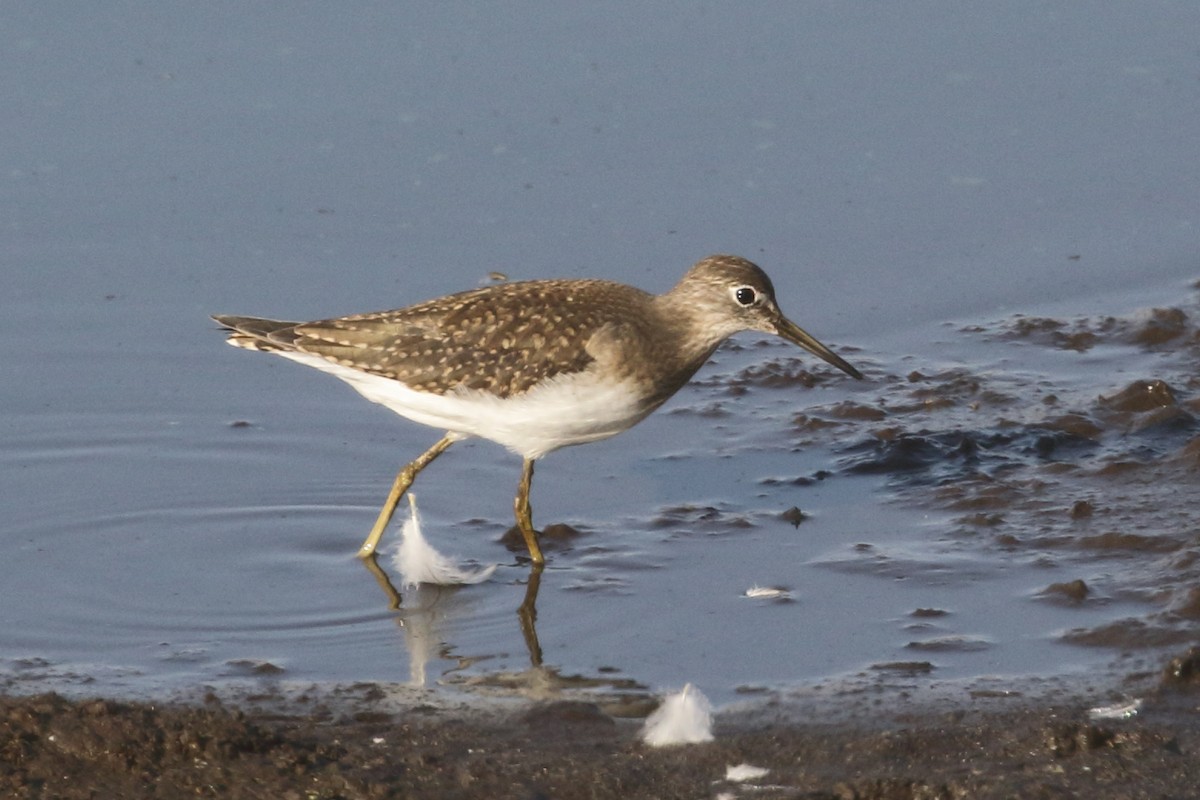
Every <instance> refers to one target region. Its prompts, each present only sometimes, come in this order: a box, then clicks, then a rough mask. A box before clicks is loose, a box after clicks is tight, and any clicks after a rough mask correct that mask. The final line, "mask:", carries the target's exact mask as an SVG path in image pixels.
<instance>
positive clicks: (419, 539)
mask: <svg viewBox="0 0 1200 800" xmlns="http://www.w3.org/2000/svg"><path fill="white" fill-rule="evenodd" d="M408 506H409V509H410V511H411V513H410V515H409V517H408V519H407V520H405V522H404V526H403V527H402V528H401V529H400V547H399V548H397V550H396V555H395V558H394V560H393V563H394V565H395V567H396V570H397V571H398V572H399V573H400V581H401V584H402V585H403V586H405V587H410V586H416V585H417V584H420V583H434V584H438V585H440V586H454V585H459V584H466V583H482V582H483V581H486V580H487V579H488V578H490V577H491V576H492V573H493V572H495V571H496V567H497V566H499V565H498V564H491V565H489V566H486V567H480V568H478V569H474V570H472V569H464V568H462V567H459V566H457V565H456V564H454V563H453V562H452V561H451V560H450V559H448V558H446V557H445V556H444V555H442V554H441V553H439V552H438V551H437V550H434V549H433V545H431V544H429V542H427V541H426V540H425V536H424V535H423V534H422V533H421V515H420V514H419V513H418V512H417V498H416V496H415V495H414V494H413V493H412V492H409V494H408Z"/></svg>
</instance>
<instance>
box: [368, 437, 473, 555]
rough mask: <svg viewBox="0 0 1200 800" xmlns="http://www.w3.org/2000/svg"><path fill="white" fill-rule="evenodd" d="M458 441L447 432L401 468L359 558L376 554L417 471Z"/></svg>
mask: <svg viewBox="0 0 1200 800" xmlns="http://www.w3.org/2000/svg"><path fill="white" fill-rule="evenodd" d="M456 441H458V437H456V436H454V435H453V434H451V433H447V434H446V435H445V436H443V437H442V438H441V439H438V440H437V443H436V444H434V446H433V447H431V448H429V449H428V450H426V451H425V452H424V453H421V455H419V456H417V458H416V459H415V460H414V461H413V462H412V463H410V464H409V465H408V466H406V467H405V468H404V469H402V470H400V472H399V473H398V474H397V475H396V480H395V481H394V482H393V483H392V490H391V491H390V492H388V497H387V502H385V503H384V504H383V509H382V510H381V511H380V512H379V518H378V519H376V520H375V527H373V528H371V532H370V533H369V534H368V535H367V538H366V541H364V542H363V543H362V547H360V548H358V557H359V558H367V557H368V556H372V555H374V554H375V548H376V547H378V546H379V539H380V538H381V537H382V536H383V532H384V530H385V529H386V528H387V525H388V523H389V522H391V520H392V514H394V513H396V506H397V504H399V502H400V498H401V497H403V496H404V493H405V492H406V491H408V487H409V486H412V482H413V481H414V480H416V478H417V473H419V472H420V471H421V470H423V469H425V468H426V467H428V466H429V464H430V462H432V461H433V460H434V459H435V458H437V457H438V456H440V455H441V454H442V453H444V452H446V448H447V447H449V446H450V445H452V444H454V443H455V442H456Z"/></svg>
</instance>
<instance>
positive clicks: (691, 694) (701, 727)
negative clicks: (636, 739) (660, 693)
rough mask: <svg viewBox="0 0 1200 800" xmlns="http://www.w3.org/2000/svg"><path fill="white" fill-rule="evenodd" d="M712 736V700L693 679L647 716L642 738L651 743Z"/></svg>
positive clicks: (685, 741)
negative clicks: (698, 687) (691, 682)
mask: <svg viewBox="0 0 1200 800" xmlns="http://www.w3.org/2000/svg"><path fill="white" fill-rule="evenodd" d="M712 739H713V734H712V704H710V703H709V702H708V698H707V697H705V696H704V694H703V693H702V692H701V691H700V690H699V689H697V688H696V687H695V686H692V685H691V684H690V683H689V684H688V685H686V686H684V687H683V691H681V692H678V693H677V694H672V695H667V696H666V697H665V698H663V701H662V705H660V706H659V707H658V708H657V709H655V711H654V713H653V714H651V715H650V716H649V717H647V718H646V724H645V726H644V727H643V728H642V741H643V742H645V743H646V744H648V745H650V746H651V747H662V746H664V745H671V744H696V743H699V742H711V741H712Z"/></svg>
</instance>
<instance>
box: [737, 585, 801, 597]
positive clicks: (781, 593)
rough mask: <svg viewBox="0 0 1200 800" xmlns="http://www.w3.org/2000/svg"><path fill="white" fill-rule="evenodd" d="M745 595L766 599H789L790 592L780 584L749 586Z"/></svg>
mask: <svg viewBox="0 0 1200 800" xmlns="http://www.w3.org/2000/svg"><path fill="white" fill-rule="evenodd" d="M745 596H746V597H755V598H765V599H768V600H791V599H792V593H791V592H790V591H788V590H787V589H785V588H783V587H782V586H758V585H755V586H751V587H750V588H749V589H747V590H746V594H745Z"/></svg>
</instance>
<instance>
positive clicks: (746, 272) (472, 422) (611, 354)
mask: <svg viewBox="0 0 1200 800" xmlns="http://www.w3.org/2000/svg"><path fill="white" fill-rule="evenodd" d="M213 319H215V320H216V321H217V322H219V323H221V325H223V326H225V328H227V329H228V330H229V343H230V344H233V345H236V346H237V347H244V348H247V349H250V350H265V351H267V352H270V353H276V354H278V355H281V356H283V357H285V358H290V359H292V360H293V361H299V362H300V363H301V364H307V365H308V366H310V367H316V368H317V369H319V370H322V371H324V372H328V373H330V374H332V375H336V376H337V377H339V378H341V379H342V380H344V381H346V382H347V383H349V384H350V385H351V386H353V387H354V388H355V389H357V390H358V392H359V393H360V394H362V395H363V396H364V397H366V398H367V399H368V400H371V401H373V402H376V403H380V404H382V405H384V406H387V407H388V408H390V409H391V410H392V411H395V412H396V413H397V414H400V415H401V416H404V417H408V418H409V419H411V420H413V421H415V422H419V423H421V424H423V425H431V426H433V427H437V428H442V429H444V430H445V431H446V434H445V435H444V436H443V437H442V438H441V439H439V440H438V441H437V443H436V444H434V445H433V447H431V448H429V449H428V450H426V451H425V452H424V453H422V454H421V455H420V456H419V457H418V458H417V459H416V460H414V461H413V462H412V463H410V464H408V465H407V466H405V467H404V468H403V469H402V470H400V473H399V474H398V475H397V476H396V480H395V482H394V483H393V484H392V490H391V492H390V493H389V495H388V499H387V502H386V503H385V504H384V507H383V510H382V511H380V513H379V518H378V519H377V520H376V521H375V526H374V527H373V528H372V529H371V533H370V534H369V535H368V536H367V539H366V541H364V542H363V544H362V547H361V548H359V551H358V554H359V556H361V557H364V558H366V557H369V556H371V555H373V554H374V552H375V548H376V546H377V545H378V544H379V539H380V537H381V536H382V535H383V531H384V529H385V528H386V527H387V524H388V521H389V520H390V519H391V517H392V513H393V512H394V511H395V509H396V505H397V503H398V502H399V501H400V497H401V496H402V495H403V494H404V492H405V491H406V490H407V489H408V487H409V486H410V485H411V484H412V482H413V480H414V479H415V478H416V476H417V473H419V472H420V471H421V470H422V469H424V468H425V467H427V466H428V465H429V463H430V462H431V461H433V460H434V459H435V458H437V457H438V456H439V455H441V454H442V453H443V452H445V450H446V448H448V447H449V446H450V445H451V444H453V443H454V442H457V441H459V440H461V439H466V438H468V437H471V436H479V437H481V438H484V439H490V440H492V441H493V442H498V443H500V444H502V445H504V446H505V447H507V448H508V449H509V450H512V451H513V452H514V453H516V454H517V455H520V456H521V457H522V458H523V459H524V464H523V467H522V471H521V482H520V484H519V486H518V489H517V497H516V501H515V503H514V510H515V513H516V518H517V526H518V528H519V529H520V531H521V534H522V535H523V536H524V538H525V544H526V546H527V547H528V548H529V555H530V557H531V558H532V559H533V563H534V564H535V565H541V564H542V563H543V558H542V551H541V548H540V547H539V545H538V535H537V532H536V531H535V530H534V528H533V515H532V511H531V508H530V504H529V488H530V484H531V482H532V480H533V462H534V461H536V460H537V459H539V458H541V457H542V456H544V455H546V454H547V453H549V452H551V451H554V450H557V449H558V448H560V447H566V446H567V445H572V444H583V443H585V442H594V441H597V440H599V439H606V438H608V437H609V436H615V435H616V434H618V433H620V432H621V431H624V430H626V429H627V428H630V427H632V426H633V425H635V424H637V423H638V422H640V421H641V420H642V419H644V418H645V417H646V416H647V415H648V414H649V413H650V412H652V411H654V409H656V408H658V407H659V406H660V405H662V404H663V402H665V401H666V399H667V398H669V397H670V396H671V395H673V394H675V392H676V391H678V390H679V388H680V387H681V386H683V385H684V384H685V383H687V381H688V379H690V378H691V377H692V375H693V374H695V372H696V370H698V369H699V368H700V367H701V366H702V365H703V364H704V362H705V361H707V360H708V358H709V356H711V355H712V353H713V351H714V350H716V349H717V346H718V345H720V344H721V342H723V341H725V339H727V338H728V337H730V336H732V335H733V334H735V333H737V332H738V331H745V330H752V331H761V332H763V333H770V334H775V335H777V336H781V337H783V338H784V339H787V340H788V341H789V342H793V343H795V344H797V345H799V346H801V347H803V348H804V349H806V350H808V351H810V352H812V353H815V354H816V355H817V356H820V357H821V358H822V359H824V360H825V361H827V362H829V363H830V364H832V365H834V366H835V367H837V368H838V369H840V370H842V371H843V372H845V373H847V374H849V375H852V376H853V377H855V378H861V377H862V375H861V374H860V373H859V372H858V370H856V369H855V368H854V367H852V366H850V365H849V364H848V363H846V362H845V361H844V360H843V359H842V358H840V357H839V356H838V355H837V354H835V353H834V352H833V351H832V350H830V349H829V348H828V347H826V346H825V345H823V344H821V343H820V342H818V341H817V340H816V339H814V338H813V337H812V336H810V335H809V334H808V333H806V332H805V331H803V330H802V329H801V328H800V327H799V326H797V325H796V324H795V323H793V322H792V321H791V320H789V319H787V317H785V316H784V315H783V312H781V311H780V310H779V306H778V305H777V304H776V302H775V288H774V287H773V286H772V285H771V279H770V278H768V277H767V275H766V273H765V272H763V271H762V270H761V269H759V268H758V267H757V266H755V265H754V264H752V263H750V262H749V261H747V260H746V259H744V258H739V257H737V256H728V255H717V256H710V257H708V258H706V259H704V260H702V261H700V262H698V263H696V264H695V265H694V266H693V267H692V268H691V269H689V270H688V272H687V274H686V275H684V276H683V279H682V280H681V281H679V283H677V284H676V285H675V287H674V288H673V289H671V290H670V291H669V292H667V293H665V294H661V295H653V294H649V293H647V292H644V291H642V290H641V289H635V288H634V287H632V286H626V285H624V284H621V283H613V282H611V281H603V280H535V281H522V282H518V283H504V284H497V285H494V286H487V287H485V288H482V289H475V290H472V291H467V292H461V293H459V294H452V295H449V296H447V297H440V298H437V299H435V300H428V301H426V302H424V303H418V304H417V305H414V306H409V307H408V308H401V309H397V310H395V311H380V312H376V313H372V314H357V315H354V316H350V317H339V318H337V319H326V320H318V321H316V322H281V321H279V320H273V319H260V318H258V317H234V316H214V317H213Z"/></svg>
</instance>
